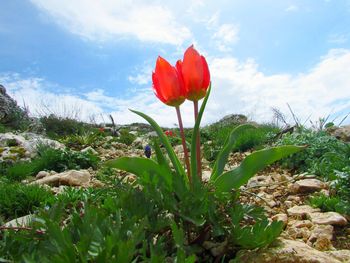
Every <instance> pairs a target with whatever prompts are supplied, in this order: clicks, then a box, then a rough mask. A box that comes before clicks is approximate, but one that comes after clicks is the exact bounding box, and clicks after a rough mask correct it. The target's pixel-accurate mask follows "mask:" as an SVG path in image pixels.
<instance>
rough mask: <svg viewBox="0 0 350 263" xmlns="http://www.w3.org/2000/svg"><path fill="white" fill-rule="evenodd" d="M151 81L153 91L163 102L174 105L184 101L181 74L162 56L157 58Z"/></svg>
mask: <svg viewBox="0 0 350 263" xmlns="http://www.w3.org/2000/svg"><path fill="white" fill-rule="evenodd" d="M152 81H153V90H154V93H155V94H156V96H157V97H158V98H159V99H160V100H161V101H162V102H164V103H165V104H167V105H169V106H175V107H176V106H179V105H180V104H182V103H183V102H184V101H185V89H184V85H183V81H182V79H181V74H180V73H179V72H178V71H177V69H176V68H175V67H173V66H172V65H170V64H169V62H168V61H166V60H165V59H164V58H162V57H158V59H157V62H156V69H155V71H154V72H153V73H152Z"/></svg>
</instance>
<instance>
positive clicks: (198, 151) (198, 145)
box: [192, 100, 202, 181]
mask: <svg viewBox="0 0 350 263" xmlns="http://www.w3.org/2000/svg"><path fill="white" fill-rule="evenodd" d="M193 106H194V119H195V121H196V120H197V118H198V101H197V100H195V101H193ZM192 154H193V153H192ZM196 157H197V166H198V168H197V173H198V178H199V180H200V181H202V160H201V141H200V133H199V129H198V133H197V138H196Z"/></svg>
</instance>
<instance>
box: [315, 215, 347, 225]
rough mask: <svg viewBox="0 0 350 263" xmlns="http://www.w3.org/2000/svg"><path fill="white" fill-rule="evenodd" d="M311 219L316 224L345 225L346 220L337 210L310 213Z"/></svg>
mask: <svg viewBox="0 0 350 263" xmlns="http://www.w3.org/2000/svg"><path fill="white" fill-rule="evenodd" d="M309 216H310V218H311V221H312V222H313V223H315V224H318V225H334V226H345V225H347V223H348V221H347V220H346V218H345V217H343V216H342V215H341V214H339V213H337V212H326V213H310V214H309Z"/></svg>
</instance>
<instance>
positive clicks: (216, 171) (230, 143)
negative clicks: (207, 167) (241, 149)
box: [210, 124, 255, 181]
mask: <svg viewBox="0 0 350 263" xmlns="http://www.w3.org/2000/svg"><path fill="white" fill-rule="evenodd" d="M252 128H255V126H254V125H252V124H242V125H239V126H237V127H236V128H234V129H233V130H232V132H231V133H230V135H229V136H228V137H227V139H226V142H225V144H224V147H223V148H222V150H221V151H220V153H219V155H218V157H217V159H216V162H215V164H214V168H213V173H212V174H211V177H210V180H211V181H215V180H216V178H218V176H220V175H221V174H222V172H223V171H224V167H225V164H226V162H227V158H228V156H229V154H230V153H231V151H232V149H233V147H234V146H235V145H236V142H237V139H238V138H239V136H241V135H242V133H244V132H245V131H246V130H248V129H252Z"/></svg>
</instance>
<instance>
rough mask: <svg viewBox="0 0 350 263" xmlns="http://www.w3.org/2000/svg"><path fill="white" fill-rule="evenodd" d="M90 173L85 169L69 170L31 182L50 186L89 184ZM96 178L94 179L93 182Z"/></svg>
mask: <svg viewBox="0 0 350 263" xmlns="http://www.w3.org/2000/svg"><path fill="white" fill-rule="evenodd" d="M90 181H91V174H90V173H89V171H87V170H80V171H77V170H70V171H66V172H63V173H58V174H54V175H50V176H47V177H44V178H42V179H39V180H36V181H34V182H32V183H31V184H39V185H44V184H46V185H50V186H60V185H68V186H86V187H87V186H90ZM96 181H97V180H95V184H97V183H96Z"/></svg>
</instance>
